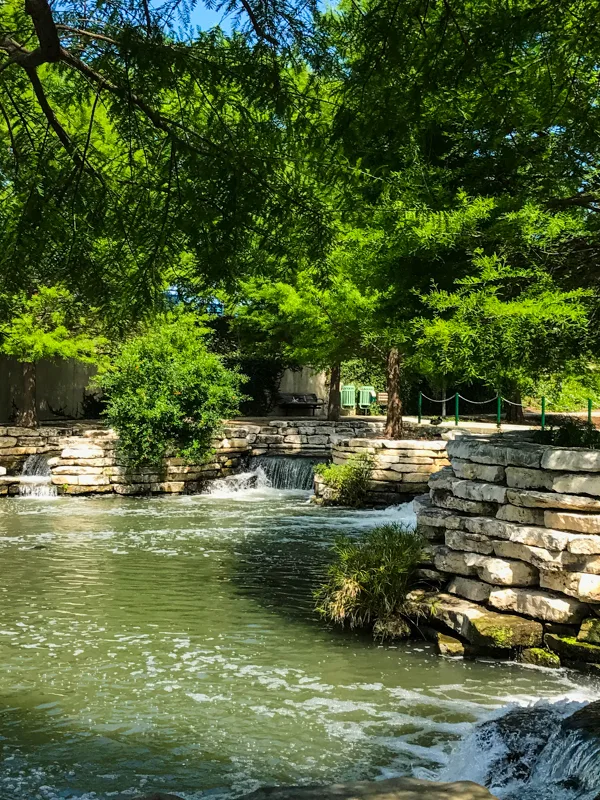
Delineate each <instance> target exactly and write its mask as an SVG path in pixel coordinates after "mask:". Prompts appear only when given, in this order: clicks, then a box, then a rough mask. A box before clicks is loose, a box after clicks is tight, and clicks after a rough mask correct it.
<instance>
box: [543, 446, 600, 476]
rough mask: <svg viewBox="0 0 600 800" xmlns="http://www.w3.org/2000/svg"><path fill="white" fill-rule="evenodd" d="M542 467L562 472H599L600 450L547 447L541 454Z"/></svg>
mask: <svg viewBox="0 0 600 800" xmlns="http://www.w3.org/2000/svg"><path fill="white" fill-rule="evenodd" d="M542 468H543V469H554V470H561V471H562V472H600V451H598V450H582V449H579V448H573V449H566V448H564V449H563V448H560V447H552V448H550V447H549V448H546V451H545V453H544V455H543V456H542Z"/></svg>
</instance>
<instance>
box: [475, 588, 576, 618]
mask: <svg viewBox="0 0 600 800" xmlns="http://www.w3.org/2000/svg"><path fill="white" fill-rule="evenodd" d="M488 603H489V605H490V606H492V608H497V609H498V610H499V611H516V612H517V614H524V615H525V616H527V617H533V618H534V619H541V620H544V622H560V623H566V624H577V623H579V622H581V620H582V619H583V618H584V617H585V615H586V613H587V612H588V608H587V606H586V605H584V604H583V603H580V602H579V601H578V600H572V599H571V598H568V597H564V596H560V595H559V596H556V595H553V594H549V593H548V592H543V591H541V590H540V589H512V588H511V589H492V591H491V592H490V596H489V600H488Z"/></svg>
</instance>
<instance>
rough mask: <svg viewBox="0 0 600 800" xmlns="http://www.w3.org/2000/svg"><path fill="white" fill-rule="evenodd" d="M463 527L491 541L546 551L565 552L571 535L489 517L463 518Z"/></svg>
mask: <svg viewBox="0 0 600 800" xmlns="http://www.w3.org/2000/svg"><path fill="white" fill-rule="evenodd" d="M463 527H464V529H465V530H467V531H468V532H469V533H481V534H483V535H484V536H489V537H491V538H492V539H506V540H508V541H510V542H518V543H520V544H528V545H531V546H532V547H544V548H546V549H547V550H566V548H567V546H568V544H569V542H570V541H571V539H572V534H569V533H566V532H565V531H555V530H549V529H548V528H538V527H535V526H533V525H517V524H515V523H512V522H504V521H503V520H499V519H491V518H489V517H463Z"/></svg>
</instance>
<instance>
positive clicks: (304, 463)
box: [250, 456, 317, 491]
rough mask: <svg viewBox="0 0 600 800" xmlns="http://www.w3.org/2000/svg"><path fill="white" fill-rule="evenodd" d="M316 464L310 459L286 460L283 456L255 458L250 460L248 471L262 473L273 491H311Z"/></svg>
mask: <svg viewBox="0 0 600 800" xmlns="http://www.w3.org/2000/svg"><path fill="white" fill-rule="evenodd" d="M316 463H317V462H315V461H313V460H312V459H310V458H286V457H285V456H255V457H254V458H251V459H250V469H251V470H252V471H257V472H262V474H263V475H264V476H265V478H266V480H267V481H268V484H267V485H268V486H272V487H273V488H274V489H301V490H303V491H309V490H310V489H312V485H313V476H314V467H315V464H316Z"/></svg>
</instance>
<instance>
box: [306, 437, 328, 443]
mask: <svg viewBox="0 0 600 800" xmlns="http://www.w3.org/2000/svg"><path fill="white" fill-rule="evenodd" d="M328 442H329V437H328V436H309V437H308V444H328Z"/></svg>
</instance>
